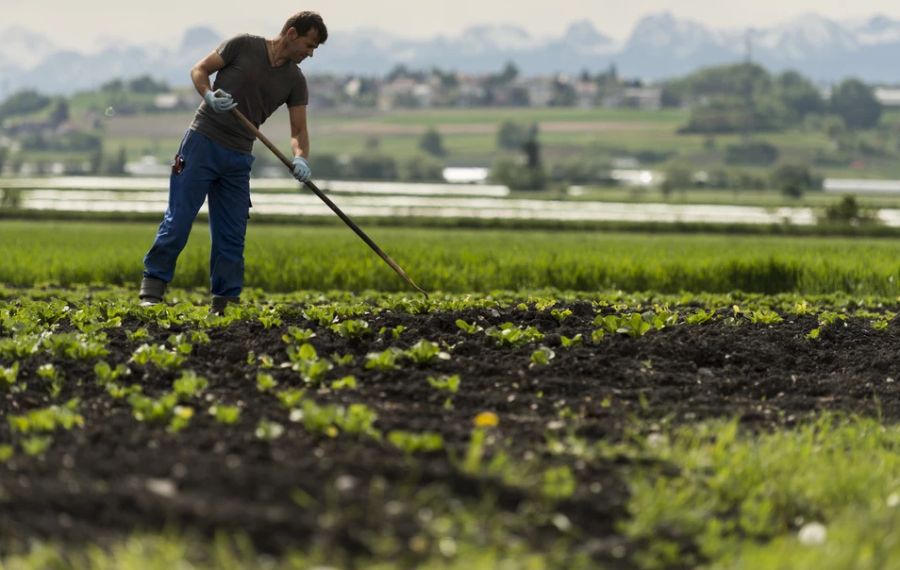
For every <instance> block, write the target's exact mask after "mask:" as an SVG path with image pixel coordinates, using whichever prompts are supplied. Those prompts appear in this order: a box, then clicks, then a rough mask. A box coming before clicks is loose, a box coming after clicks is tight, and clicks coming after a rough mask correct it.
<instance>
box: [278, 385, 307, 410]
mask: <svg viewBox="0 0 900 570" xmlns="http://www.w3.org/2000/svg"><path fill="white" fill-rule="evenodd" d="M304 395H306V391H305V390H297V389H289V390H281V391H279V392H278V393H277V394H276V396H277V397H278V401H279V402H281V405H282V406H284V407H285V408H287V409H292V408H294V407H296V406H297V404H299V403H300V400H302V399H303V396H304Z"/></svg>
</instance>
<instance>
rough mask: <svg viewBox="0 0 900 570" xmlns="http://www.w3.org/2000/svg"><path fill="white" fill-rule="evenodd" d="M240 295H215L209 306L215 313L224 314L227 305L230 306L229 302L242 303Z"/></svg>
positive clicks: (210, 310)
mask: <svg viewBox="0 0 900 570" xmlns="http://www.w3.org/2000/svg"><path fill="white" fill-rule="evenodd" d="M240 302H241V298H240V297H220V296H219V295H213V298H212V303H211V304H210V306H209V312H210V313H213V314H215V315H224V314H225V307H227V306H228V303H235V304H237V303H240Z"/></svg>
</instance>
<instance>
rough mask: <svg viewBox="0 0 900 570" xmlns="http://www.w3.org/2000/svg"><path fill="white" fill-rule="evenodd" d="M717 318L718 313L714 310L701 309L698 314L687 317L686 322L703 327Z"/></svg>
mask: <svg viewBox="0 0 900 570" xmlns="http://www.w3.org/2000/svg"><path fill="white" fill-rule="evenodd" d="M715 316H716V312H715V311H713V310H709V311H704V310H703V309H700V310H698V311H697V312H696V313H694V314H692V315H689V316H688V317H686V318H685V319H684V322H685V323H687V324H689V325H702V324H704V323H707V322H709V321H711V320H712V319H713V318H715Z"/></svg>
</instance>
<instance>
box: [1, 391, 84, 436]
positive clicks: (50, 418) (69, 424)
mask: <svg viewBox="0 0 900 570" xmlns="http://www.w3.org/2000/svg"><path fill="white" fill-rule="evenodd" d="M77 408H78V400H77V399H73V400H69V401H68V402H66V404H65V405H63V406H50V407H48V408H40V409H37V410H31V411H29V412H27V413H25V414H22V415H12V416H9V419H8V421H9V426H10V429H12V431H14V432H17V433H20V434H23V435H27V434H39V433H50V432H53V431H56V430H57V429H58V428H62V429H63V430H70V429H72V428H74V427H81V426H83V425H84V418H83V417H82V416H81V415H80V414H78V413H77V412H76V409H77Z"/></svg>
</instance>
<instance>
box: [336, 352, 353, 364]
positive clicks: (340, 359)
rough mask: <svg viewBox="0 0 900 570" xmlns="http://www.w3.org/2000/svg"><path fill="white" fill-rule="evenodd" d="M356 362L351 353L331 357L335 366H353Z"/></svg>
mask: <svg viewBox="0 0 900 570" xmlns="http://www.w3.org/2000/svg"><path fill="white" fill-rule="evenodd" d="M355 360H356V359H355V358H354V357H353V355H352V354H349V353H348V354H344V355H340V354H337V353H334V354H332V355H331V361H332V362H333V363H334V365H335V366H352V365H353V362H354V361H355Z"/></svg>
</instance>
